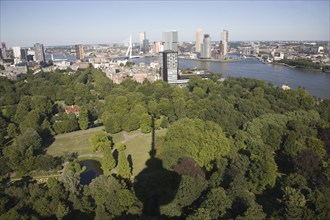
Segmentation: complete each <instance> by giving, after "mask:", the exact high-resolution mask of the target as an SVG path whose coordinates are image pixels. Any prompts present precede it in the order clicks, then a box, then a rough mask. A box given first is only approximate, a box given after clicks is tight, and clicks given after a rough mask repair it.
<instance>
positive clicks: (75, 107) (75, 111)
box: [65, 105, 80, 117]
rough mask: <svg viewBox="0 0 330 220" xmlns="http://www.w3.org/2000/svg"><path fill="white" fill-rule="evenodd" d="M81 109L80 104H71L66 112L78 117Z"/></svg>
mask: <svg viewBox="0 0 330 220" xmlns="http://www.w3.org/2000/svg"><path fill="white" fill-rule="evenodd" d="M79 109H80V108H79V106H78V105H71V106H69V107H66V108H65V113H67V114H69V113H73V114H75V115H76V116H77V117H78V116H79Z"/></svg>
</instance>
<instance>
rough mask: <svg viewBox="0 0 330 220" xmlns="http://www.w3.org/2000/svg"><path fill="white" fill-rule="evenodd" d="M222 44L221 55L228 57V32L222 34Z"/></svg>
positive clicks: (224, 31)
mask: <svg viewBox="0 0 330 220" xmlns="http://www.w3.org/2000/svg"><path fill="white" fill-rule="evenodd" d="M221 39H222V42H221V44H220V48H221V49H222V50H220V55H221V57H223V58H224V57H226V56H227V53H228V30H223V31H222V34H221Z"/></svg>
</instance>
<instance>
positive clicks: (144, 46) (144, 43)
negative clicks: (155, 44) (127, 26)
mask: <svg viewBox="0 0 330 220" xmlns="http://www.w3.org/2000/svg"><path fill="white" fill-rule="evenodd" d="M140 52H142V53H148V52H149V40H148V39H147V34H146V32H143V33H140Z"/></svg>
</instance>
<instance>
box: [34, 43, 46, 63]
mask: <svg viewBox="0 0 330 220" xmlns="http://www.w3.org/2000/svg"><path fill="white" fill-rule="evenodd" d="M34 52H35V57H34V60H35V61H37V62H43V63H46V57H45V49H44V45H43V44H40V43H36V44H35V45H34Z"/></svg>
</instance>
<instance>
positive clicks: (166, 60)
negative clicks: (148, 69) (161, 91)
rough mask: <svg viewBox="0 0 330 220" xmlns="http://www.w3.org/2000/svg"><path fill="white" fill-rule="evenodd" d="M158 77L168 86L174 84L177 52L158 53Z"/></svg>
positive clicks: (176, 73)
mask: <svg viewBox="0 0 330 220" xmlns="http://www.w3.org/2000/svg"><path fill="white" fill-rule="evenodd" d="M159 63H160V76H161V78H162V80H164V81H165V82H168V83H169V84H172V83H176V82H177V80H178V69H179V64H178V52H176V51H169V50H166V51H163V52H160V59H159Z"/></svg>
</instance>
